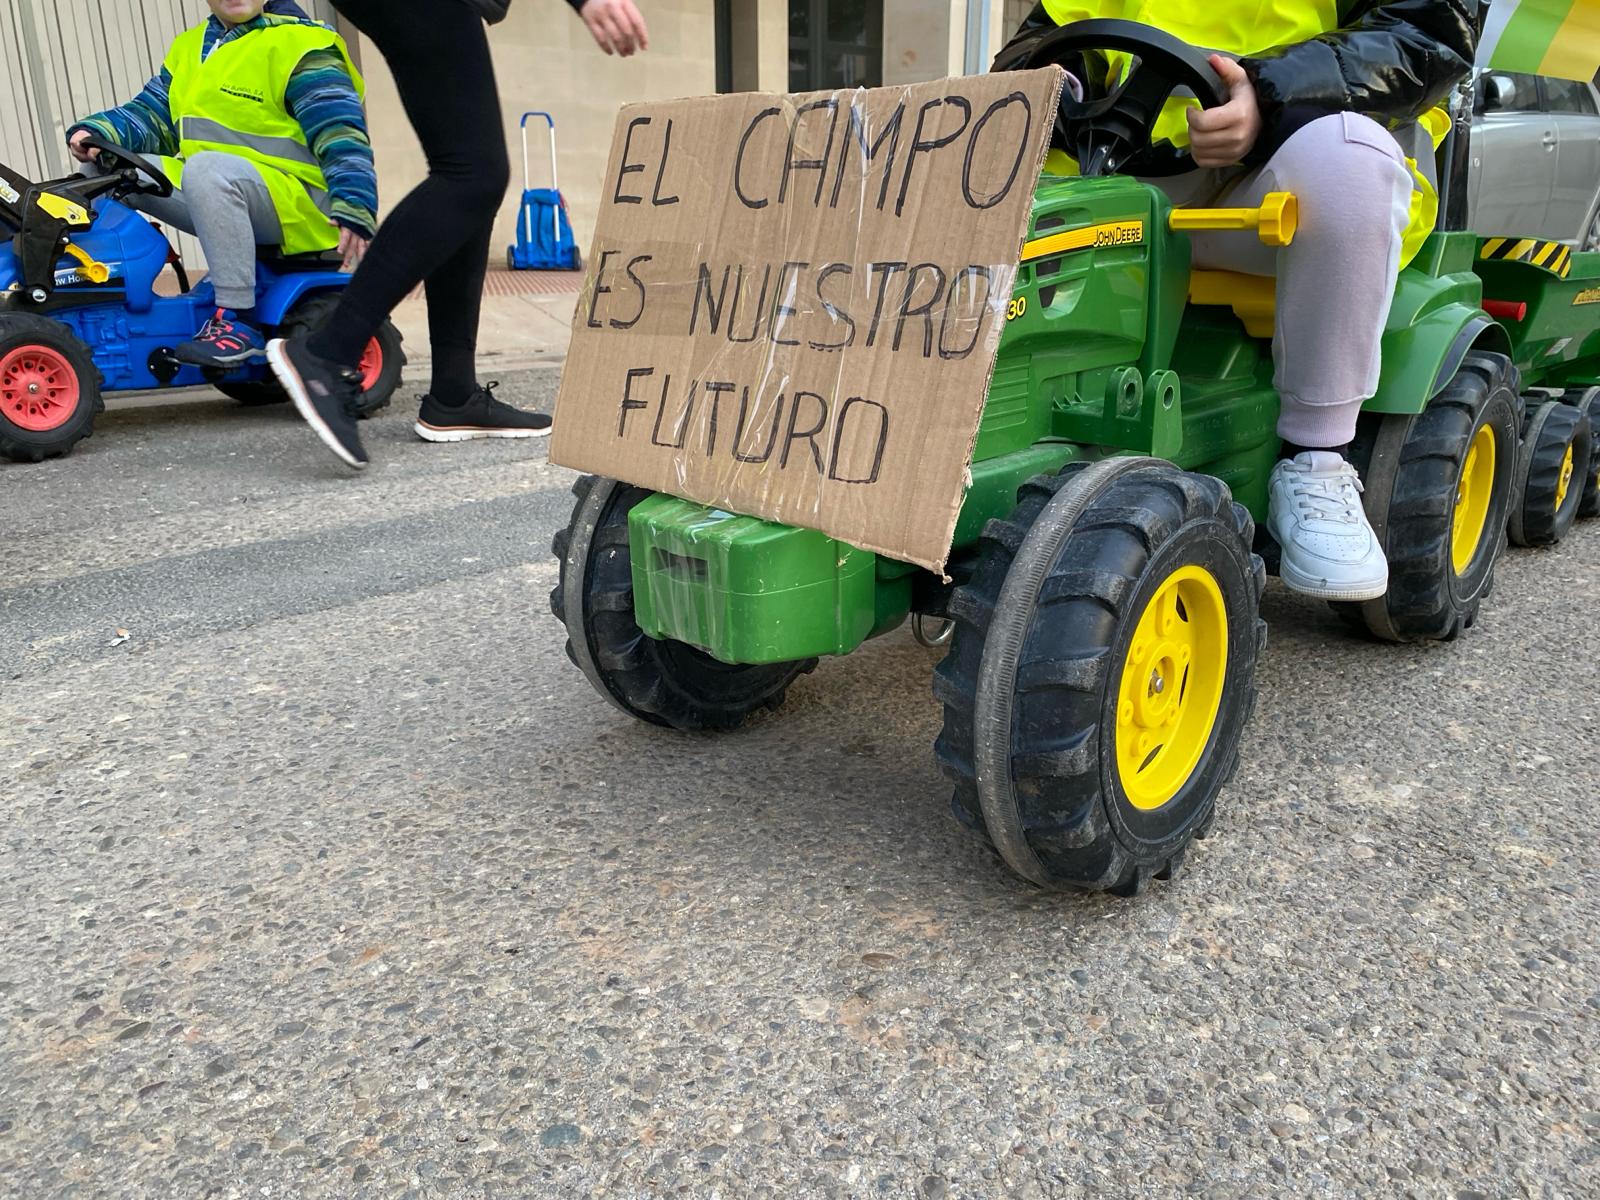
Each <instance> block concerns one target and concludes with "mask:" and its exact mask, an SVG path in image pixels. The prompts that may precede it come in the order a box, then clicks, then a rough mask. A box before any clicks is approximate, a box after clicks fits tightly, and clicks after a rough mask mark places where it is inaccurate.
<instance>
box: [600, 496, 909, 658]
mask: <svg viewBox="0 0 1600 1200" xmlns="http://www.w3.org/2000/svg"><path fill="white" fill-rule="evenodd" d="M628 541H629V546H630V550H631V552H632V558H633V591H634V609H635V615H636V617H637V619H638V622H639V628H640V629H642V630H644V632H645V633H647V634H648V635H649V636H651V637H653V638H671V639H673V640H675V641H680V642H687V643H688V644H689V645H691V646H698V647H699V648H700V649H702V650H704V651H706V653H708V654H710V655H711V656H712V657H714V658H719V659H721V660H722V661H723V662H727V663H772V662H788V661H790V660H793V659H797V658H811V657H814V656H816V655H822V654H848V653H849V652H850V651H851V650H854V649H855V648H856V647H857V646H859V645H860V644H861V643H862V642H863V641H865V640H866V638H867V636H868V635H869V634H870V633H871V632H872V631H873V622H874V609H875V604H874V601H875V595H874V590H875V589H874V567H875V562H876V558H877V556H876V555H875V554H872V553H871V552H869V551H866V550H858V549H856V548H855V547H853V546H848V545H846V544H845V543H843V542H840V541H837V540H836V539H834V538H831V537H828V536H827V535H826V534H822V533H818V532H817V531H816V530H813V529H797V528H795V527H793V526H789V525H777V524H774V523H772V522H770V521H762V520H760V519H758V518H756V517H744V516H738V515H736V514H734V513H727V512H723V511H721V510H720V509H715V508H708V507H706V506H705V505H703V504H695V503H693V502H691V501H688V500H681V499H679V498H677V497H676V496H668V495H663V494H659V493H658V494H657V495H654V496H651V497H650V498H649V499H647V500H641V501H640V502H639V503H638V504H637V505H635V506H634V508H633V511H632V512H631V513H630V514H629V516H628Z"/></svg>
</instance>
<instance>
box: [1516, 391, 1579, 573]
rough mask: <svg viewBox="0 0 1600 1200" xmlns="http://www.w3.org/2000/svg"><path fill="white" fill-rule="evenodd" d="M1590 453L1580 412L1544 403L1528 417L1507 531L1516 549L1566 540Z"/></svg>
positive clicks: (1575, 516) (1548, 544) (1575, 513)
mask: <svg viewBox="0 0 1600 1200" xmlns="http://www.w3.org/2000/svg"><path fill="white" fill-rule="evenodd" d="M1593 453H1594V449H1593V438H1592V437H1591V434H1590V428H1589V414H1588V413H1586V412H1585V411H1584V410H1583V409H1581V408H1577V407H1575V406H1573V405H1571V404H1564V403H1562V402H1561V401H1560V400H1546V401H1545V402H1544V403H1542V404H1540V405H1538V406H1537V407H1535V408H1533V409H1531V410H1530V411H1529V412H1528V415H1527V418H1526V419H1525V421H1524V423H1523V433H1522V453H1521V455H1520V456H1519V457H1518V460H1517V476H1516V481H1515V487H1514V498H1515V501H1516V504H1515V507H1514V508H1513V509H1512V511H1511V523H1510V526H1509V527H1508V532H1509V535H1510V538H1511V541H1512V542H1513V543H1514V544H1515V545H1518V546H1553V545H1555V544H1556V543H1557V542H1559V541H1560V540H1561V539H1562V538H1564V537H1566V536H1567V534H1568V532H1569V531H1570V530H1571V529H1572V523H1573V522H1574V521H1576V520H1577V519H1578V509H1579V508H1580V507H1582V504H1583V493H1584V488H1585V486H1586V484H1587V482H1588V479H1589V475H1590V468H1589V463H1590V459H1591V458H1592V456H1593Z"/></svg>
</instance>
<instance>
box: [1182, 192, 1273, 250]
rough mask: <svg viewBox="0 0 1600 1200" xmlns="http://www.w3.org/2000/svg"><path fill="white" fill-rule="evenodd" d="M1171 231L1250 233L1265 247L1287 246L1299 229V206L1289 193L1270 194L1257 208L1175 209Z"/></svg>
mask: <svg viewBox="0 0 1600 1200" xmlns="http://www.w3.org/2000/svg"><path fill="white" fill-rule="evenodd" d="M1168 226H1169V227H1170V228H1172V229H1186V230H1196V229H1254V230H1255V231H1256V236H1257V237H1259V238H1260V239H1261V240H1262V241H1263V242H1264V243H1266V244H1267V245H1268V246H1287V245H1288V244H1289V243H1290V242H1292V241H1294V234H1295V230H1296V229H1298V228H1299V227H1300V203H1299V201H1297V200H1296V199H1295V198H1294V193H1292V192H1270V193H1268V195H1267V197H1266V199H1264V200H1262V202H1261V207H1260V208H1175V209H1173V210H1172V216H1171V218H1170V219H1169V221H1168Z"/></svg>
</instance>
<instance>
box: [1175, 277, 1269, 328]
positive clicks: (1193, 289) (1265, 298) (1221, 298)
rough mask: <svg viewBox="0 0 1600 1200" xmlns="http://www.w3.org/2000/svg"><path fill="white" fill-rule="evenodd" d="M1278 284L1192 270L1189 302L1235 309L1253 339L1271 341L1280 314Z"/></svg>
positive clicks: (1266, 279)
mask: <svg viewBox="0 0 1600 1200" xmlns="http://www.w3.org/2000/svg"><path fill="white" fill-rule="evenodd" d="M1277 287H1278V281H1277V280H1276V279H1273V278H1271V277H1269V276H1266V275H1245V274H1242V273H1240V272H1238V271H1191V272H1190V273H1189V303H1190V304H1215V305H1220V306H1222V307H1224V308H1231V309H1233V311H1234V315H1236V316H1237V317H1238V318H1239V320H1241V321H1243V322H1244V329H1245V332H1246V333H1248V334H1249V335H1250V336H1251V337H1258V338H1270V337H1271V336H1272V331H1273V318H1274V317H1275V316H1276V315H1277V311H1278V303H1277Z"/></svg>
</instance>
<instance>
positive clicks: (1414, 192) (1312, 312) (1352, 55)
mask: <svg viewBox="0 0 1600 1200" xmlns="http://www.w3.org/2000/svg"><path fill="white" fill-rule="evenodd" d="M1095 17H1114V18H1122V19H1124V20H1130V21H1138V22H1140V23H1142V24H1145V25H1151V26H1155V27H1157V28H1160V29H1164V30H1166V31H1167V32H1168V33H1171V34H1173V35H1175V36H1177V37H1179V38H1181V39H1183V40H1184V41H1186V42H1188V43H1190V44H1191V45H1194V46H1197V47H1205V48H1207V49H1209V50H1214V51H1220V53H1216V54H1213V55H1212V56H1211V65H1212V67H1213V69H1215V70H1216V72H1217V73H1218V75H1219V76H1220V77H1221V79H1222V81H1223V83H1224V84H1226V85H1227V88H1228V90H1229V93H1230V99H1229V101H1228V103H1226V104H1224V105H1222V106H1221V107H1217V108H1213V109H1210V110H1206V111H1202V110H1201V109H1199V108H1197V107H1195V106H1194V105H1193V104H1192V103H1188V104H1185V103H1184V102H1173V103H1172V104H1171V105H1169V108H1168V110H1167V111H1165V112H1164V113H1163V114H1162V116H1161V119H1160V120H1159V121H1158V123H1157V124H1156V127H1155V133H1154V139H1155V140H1158V141H1168V142H1170V143H1172V144H1173V145H1176V146H1185V145H1186V146H1187V147H1188V149H1189V151H1190V153H1191V155H1192V156H1193V159H1194V164H1195V167H1196V170H1194V171H1191V172H1189V173H1188V174H1185V175H1179V176H1175V177H1173V178H1171V179H1163V180H1159V181H1156V182H1158V183H1160V184H1161V186H1162V187H1163V190H1165V191H1167V192H1168V194H1169V195H1170V196H1171V197H1172V199H1173V200H1174V201H1175V202H1176V203H1179V204H1213V203H1218V204H1226V205H1241V206H1243V205H1258V204H1259V203H1260V202H1261V200H1262V199H1263V198H1264V197H1265V196H1266V194H1267V193H1268V192H1272V191H1288V192H1293V193H1294V194H1295V195H1296V197H1297V198H1298V199H1299V204H1300V226H1299V231H1298V233H1297V234H1296V236H1295V240H1294V243H1293V244H1292V245H1291V246H1289V247H1286V248H1285V249H1283V250H1281V251H1280V250H1274V249H1271V248H1269V247H1266V246H1264V245H1262V244H1261V243H1260V241H1259V240H1257V239H1256V238H1255V237H1254V236H1253V235H1251V234H1240V233H1201V234H1196V235H1195V236H1194V264H1195V266H1197V267H1209V268H1214V269H1226V270H1232V271H1242V272H1244V273H1247V274H1252V275H1262V276H1275V277H1276V279H1277V318H1276V321H1277V328H1276V331H1275V334H1274V337H1273V358H1274V360H1275V364H1276V379H1275V382H1276V386H1277V389H1278V391H1279V393H1280V395H1281V396H1282V401H1283V404H1282V409H1281V415H1280V417H1279V421H1278V433H1279V435H1280V436H1281V437H1282V438H1283V441H1284V450H1283V460H1282V461H1281V462H1279V464H1278V465H1277V467H1276V468H1275V469H1274V470H1273V473H1272V478H1271V484H1270V489H1269V515H1268V526H1269V528H1270V530H1271V532H1272V534H1273V536H1274V538H1276V539H1277V541H1278V543H1279V545H1280V546H1281V547H1282V550H1283V558H1282V567H1281V573H1282V578H1283V581H1284V583H1285V584H1287V585H1288V586H1289V587H1292V588H1294V589H1295V590H1297V591H1300V592H1304V593H1306V594H1308V595H1313V596H1320V597H1323V598H1326V599H1331V600H1367V599H1373V598H1376V597H1378V596H1381V595H1383V593H1384V592H1385V591H1386V590H1387V588H1388V578H1389V572H1388V563H1387V562H1386V561H1385V558H1384V554H1383V549H1382V547H1381V546H1380V545H1379V544H1378V540H1377V538H1376V537H1375V536H1374V535H1373V532H1372V528H1371V526H1370V525H1369V524H1368V522H1367V518H1366V514H1365V512H1364V511H1363V509H1362V506H1361V496H1360V492H1361V482H1360V480H1359V478H1358V477H1357V474H1356V471H1355V469H1354V468H1353V467H1352V466H1351V465H1350V464H1349V462H1348V461H1346V452H1347V450H1348V447H1349V443H1350V441H1351V439H1352V437H1353V436H1354V434H1355V428H1356V418H1357V416H1358V415H1359V413H1360V411H1361V405H1362V403H1363V402H1364V401H1365V400H1367V399H1368V398H1370V397H1371V396H1372V395H1373V394H1374V393H1375V392H1376V391H1377V387H1378V372H1379V365H1380V364H1379V351H1380V341H1381V338H1382V334H1383V328H1384V325H1385V323H1386V321H1387V318H1388V313H1389V305H1390V302H1391V300H1392V299H1393V296H1394V288H1395V278H1396V275H1397V273H1398V271H1399V269H1400V266H1401V263H1402V262H1403V261H1404V260H1406V259H1408V258H1409V257H1410V256H1411V255H1413V254H1415V253H1416V251H1417V249H1418V247H1419V246H1420V245H1421V242H1422V239H1423V238H1424V237H1425V236H1426V235H1427V233H1428V232H1429V231H1430V230H1431V229H1432V227H1433V224H1434V218H1435V216H1436V215H1437V205H1438V198H1437V193H1436V191H1435V189H1434V181H1433V178H1432V173H1433V153H1432V150H1433V147H1432V142H1431V140H1430V138H1429V136H1428V125H1429V122H1430V119H1437V116H1438V113H1437V108H1438V106H1439V105H1440V104H1441V103H1442V102H1443V101H1444V100H1445V99H1446V97H1447V96H1448V95H1449V93H1450V91H1451V89H1452V88H1454V87H1455V86H1456V85H1457V84H1458V83H1459V82H1461V81H1462V80H1463V79H1465V78H1466V77H1467V75H1468V74H1469V72H1470V70H1471V66H1472V61H1473V54H1474V50H1475V47H1476V41H1477V32H1478V31H1477V3H1476V0H1393V2H1390V3H1383V2H1381V0H1378V2H1373V0H1275V2H1274V3H1271V4H1257V3H1254V2H1252V3H1238V2H1237V0H1082V2H1080V0H1042V2H1041V3H1040V4H1039V5H1038V7H1036V8H1035V9H1034V10H1033V12H1032V13H1031V14H1030V15H1029V16H1028V17H1027V19H1026V20H1025V21H1024V22H1023V24H1022V27H1021V28H1020V29H1019V30H1018V31H1017V33H1016V35H1015V37H1013V39H1012V41H1011V44H1010V45H1008V46H1007V47H1006V49H1005V50H1004V51H1002V52H1001V54H1000V57H999V59H998V60H997V61H998V63H999V64H1000V65H1002V66H1005V65H1008V64H1010V65H1015V64H1016V63H1017V62H1018V61H1019V55H1025V54H1026V51H1027V48H1028V47H1029V46H1030V44H1032V43H1035V42H1038V41H1039V40H1040V39H1042V38H1043V37H1045V36H1046V35H1047V34H1048V33H1050V32H1051V31H1052V30H1054V29H1055V28H1057V27H1058V26H1062V25H1070V24H1072V23H1073V22H1076V21H1082V20H1087V19H1090V18H1095ZM1122 61H1123V60H1119V59H1118V58H1117V57H1116V56H1114V55H1108V56H1106V57H1104V58H1102V57H1100V56H1098V55H1094V56H1075V57H1074V60H1073V61H1072V62H1067V63H1063V64H1062V65H1063V66H1065V67H1066V68H1067V70H1068V72H1069V74H1070V75H1072V76H1073V79H1072V80H1071V87H1072V88H1073V89H1074V90H1075V91H1076V92H1077V93H1078V94H1080V95H1081V94H1082V93H1083V92H1088V93H1090V94H1095V93H1097V92H1100V91H1103V90H1104V89H1105V87H1106V85H1107V84H1108V82H1113V81H1114V77H1115V76H1116V75H1117V73H1118V72H1120V71H1121V70H1122V69H1123V67H1122ZM1052 158H1053V159H1055V160H1056V164H1055V167H1054V169H1061V160H1062V155H1061V154H1060V152H1059V151H1057V152H1056V153H1054V154H1053V155H1052ZM1048 169H1052V166H1051V165H1050V164H1047V170H1048Z"/></svg>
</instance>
